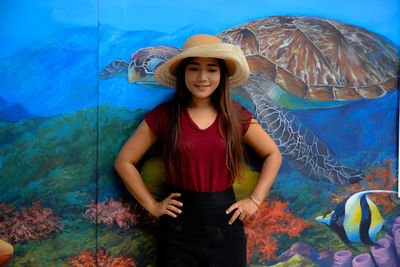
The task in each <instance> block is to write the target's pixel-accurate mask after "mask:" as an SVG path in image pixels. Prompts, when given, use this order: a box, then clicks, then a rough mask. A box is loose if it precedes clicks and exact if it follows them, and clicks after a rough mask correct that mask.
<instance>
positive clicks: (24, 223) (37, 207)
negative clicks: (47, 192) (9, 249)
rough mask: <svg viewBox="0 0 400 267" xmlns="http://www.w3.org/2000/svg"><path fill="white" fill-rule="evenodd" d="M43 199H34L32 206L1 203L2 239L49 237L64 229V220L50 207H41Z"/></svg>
mask: <svg viewBox="0 0 400 267" xmlns="http://www.w3.org/2000/svg"><path fill="white" fill-rule="evenodd" d="M41 202H42V199H40V200H39V201H33V202H32V207H23V206H21V207H19V209H20V211H15V205H8V204H7V203H6V202H2V203H1V204H0V239H4V240H7V241H8V242H13V243H16V242H23V241H27V240H40V239H45V238H49V235H50V234H51V233H53V232H58V231H60V230H62V229H63V227H64V221H61V220H59V218H58V216H57V215H55V214H54V212H53V210H52V209H50V208H42V207H41Z"/></svg>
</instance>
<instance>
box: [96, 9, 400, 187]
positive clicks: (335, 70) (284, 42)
mask: <svg viewBox="0 0 400 267" xmlns="http://www.w3.org/2000/svg"><path fill="white" fill-rule="evenodd" d="M217 36H218V37H219V38H220V39H222V40H223V41H224V42H227V43H231V44H235V45H238V46H240V47H241V48H242V50H243V52H244V54H245V56H246V59H247V61H248V63H249V66H250V70H251V75H250V77H249V80H248V81H247V82H246V83H245V84H243V85H241V86H240V87H236V88H233V89H232V95H233V97H235V98H238V99H240V101H241V102H242V103H243V104H245V106H247V107H248V108H249V109H250V110H251V111H253V113H254V115H255V117H256V119H257V120H258V121H259V122H260V124H261V125H262V126H263V128H264V129H265V130H266V131H267V132H268V133H269V134H270V136H271V137H272V138H273V139H274V141H275V142H276V143H277V145H278V146H279V148H280V150H281V152H282V155H283V156H284V157H285V159H286V160H287V161H288V162H289V163H290V164H291V165H292V166H293V167H294V168H296V169H297V170H299V171H300V172H301V173H303V174H304V175H305V176H307V177H308V178H310V179H313V180H317V181H327V182H332V183H335V184H351V183H355V182H358V181H359V180H360V179H362V178H363V174H362V173H361V172H359V171H357V170H353V169H351V168H348V167H346V166H344V165H342V164H341V163H339V162H338V161H337V160H336V159H335V158H334V157H333V155H332V153H331V152H330V151H329V149H328V147H327V146H326V145H324V143H323V142H322V141H321V140H319V139H318V138H317V137H316V136H315V135H314V134H313V133H312V132H311V131H310V130H308V129H307V128H306V127H305V126H304V125H303V124H302V123H301V122H300V121H299V119H297V118H296V117H295V116H294V115H293V114H292V113H291V112H290V111H289V109H288V108H313V107H320V108H321V107H331V106H339V105H344V104H347V103H349V102H351V101H355V100H358V99H374V98H379V97H382V96H383V95H385V94H386V93H388V92H391V91H393V90H395V89H396V88H398V78H399V69H398V66H399V52H398V51H399V48H398V47H396V46H395V45H394V44H393V43H391V42H390V41H389V40H387V39H385V38H384V37H382V36H379V35H377V34H375V33H372V32H370V31H367V30H365V29H362V28H359V27H356V26H353V25H349V24H345V23H342V22H340V21H337V20H332V19H326V18H317V17H301V16H276V17H268V18H263V19H258V20H254V21H251V22H248V23H246V24H242V25H239V26H236V27H233V28H230V29H227V30H225V31H222V32H220V33H218V34H217ZM180 51H181V48H178V47H171V46H154V47H147V48H143V49H140V50H138V51H137V52H135V53H134V54H132V57H131V62H130V63H128V62H123V61H120V60H116V61H114V62H113V63H111V64H110V65H108V66H107V67H106V68H105V69H104V70H103V71H102V72H101V73H100V76H101V78H102V79H107V78H110V77H113V76H115V75H117V74H118V73H120V72H121V70H122V71H125V72H126V68H128V70H127V71H128V78H129V81H130V82H134V83H137V84H139V85H142V86H145V87H149V88H160V85H159V84H158V83H156V82H155V81H154V79H153V73H154V70H155V69H156V68H157V67H158V66H159V65H161V64H162V63H163V62H164V61H165V60H167V59H168V58H170V57H172V56H174V55H176V54H177V53H179V52H180ZM121 63H122V64H121ZM128 64H129V65H128Z"/></svg>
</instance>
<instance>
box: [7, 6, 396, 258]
mask: <svg viewBox="0 0 400 267" xmlns="http://www.w3.org/2000/svg"><path fill="white" fill-rule="evenodd" d="M0 12H1V13H0V17H1V20H2V21H1V23H0V25H1V26H0V41H1V42H0V48H1V49H0V240H3V241H7V242H8V243H9V244H12V245H13V247H14V252H13V257H12V259H11V261H10V262H9V263H8V265H7V266H51V265H56V266H78V264H82V263H84V262H86V263H92V264H95V263H96V262H97V263H98V264H100V263H104V264H105V266H134V265H136V266H148V265H152V264H154V251H155V239H154V235H155V233H156V232H157V227H158V224H157V220H155V219H154V218H152V217H151V216H150V215H148V214H147V213H146V212H145V211H144V210H143V209H142V208H141V207H140V206H139V205H138V204H137V203H135V201H134V199H133V198H132V197H131V196H130V195H129V193H128V192H127V191H126V190H125V188H124V186H123V184H122V182H121V180H120V178H119V177H118V176H117V174H116V173H115V171H114V170H113V160H114V159H115V157H116V155H117V153H118V151H119V149H120V148H121V146H122V145H123V143H124V142H125V141H126V140H127V138H128V137H129V136H130V135H131V134H132V133H133V132H134V130H135V128H136V127H137V125H138V124H139V122H140V121H141V120H142V119H143V116H144V114H146V112H148V111H149V110H150V109H152V108H153V107H155V106H156V105H158V104H159V103H161V102H163V101H166V100H167V99H169V98H170V97H171V96H172V94H173V90H171V89H167V88H163V87H160V86H156V85H155V84H154V82H153V80H152V71H153V70H154V68H155V67H157V66H158V64H159V63H162V60H165V59H166V57H168V56H170V55H167V54H166V49H167V48H166V46H173V47H181V46H182V45H183V42H184V40H186V39H187V38H188V37H189V36H191V35H193V34H196V33H209V34H218V36H220V37H221V38H222V39H224V41H226V42H232V43H235V41H237V40H241V42H240V43H236V44H237V45H242V48H245V46H244V45H243V44H249V43H250V42H248V41H249V40H251V41H254V40H256V42H257V44H258V46H246V48H250V49H249V50H247V51H252V52H251V53H248V54H246V55H247V56H248V60H250V62H251V66H252V76H251V77H250V82H249V83H246V84H245V85H243V86H241V87H240V88H235V89H234V90H233V91H232V93H233V95H234V98H235V99H236V100H238V101H239V102H241V103H242V104H243V105H245V106H246V107H247V108H248V109H249V110H250V111H251V112H253V114H254V115H255V116H256V117H257V119H258V120H259V121H260V122H261V123H262V124H263V126H264V127H265V130H266V131H268V133H270V135H271V136H273V138H274V140H275V141H276V142H277V143H278V144H279V146H280V149H281V151H282V153H283V154H284V158H285V160H284V163H283V165H282V167H281V170H280V172H279V174H278V177H277V178H276V182H275V183H274V186H273V188H272V189H271V191H270V193H269V195H268V196H267V198H266V200H265V203H263V205H262V206H261V208H260V210H259V211H258V213H257V216H255V217H254V218H253V220H251V221H250V222H248V223H247V224H246V232H247V234H248V236H249V238H248V263H249V264H250V265H259V266H271V265H275V264H277V263H279V262H284V261H289V262H290V263H289V264H294V262H299V264H302V265H304V264H314V265H315V266H332V265H333V264H334V261H336V263H338V261H340V260H341V261H344V262H345V261H353V266H369V265H368V262H369V261H370V258H369V256H367V255H368V254H366V253H368V252H369V251H372V252H373V255H379V253H392V254H390V256H389V257H388V259H389V260H390V261H398V256H397V254H396V253H397V251H400V247H399V248H397V250H396V246H395V244H396V243H399V242H400V240H399V239H400V230H399V231H397V229H398V226H396V225H397V221H395V219H394V218H395V217H393V216H395V215H396V214H398V213H399V208H398V201H397V199H396V197H395V195H394V194H391V193H369V194H366V195H364V194H356V193H358V192H361V191H364V190H395V191H397V188H396V182H397V178H398V176H397V172H398V167H397V166H398V150H397V147H398V139H397V136H398V105H399V104H398V76H397V75H398V73H399V72H398V70H399V44H400V33H399V31H400V25H399V24H400V22H399V20H398V17H399V15H400V3H399V2H398V1H394V0H385V1H323V2H321V1H311V0H309V1H300V2H298V1H279V3H275V2H272V1H247V2H243V1H229V5H228V4H227V3H226V2H225V3H215V2H213V1H202V2H201V5H198V4H195V3H192V4H187V3H186V2H185V1H173V3H168V1H152V2H151V3H149V2H147V3H145V2H143V1H141V2H138V1H128V0H118V1H115V0H113V1H98V2H97V1H94V0H87V1H76V0H75V1H68V2H65V1H58V0H46V1H41V2H40V3H39V2H32V1H23V0H13V1H11V0H3V1H1V2H0ZM285 15H290V16H285ZM239 25H240V27H237V26H239ZM266 25H268V26H269V27H267V28H265V26H266ZM294 27H297V28H296V29H297V30H299V31H301V34H300V35H296V36H295V37H293V35H292V33H294V32H296V29H294ZM289 29H291V30H289ZM333 29H336V30H337V31H334V30H333ZM244 30H247V31H248V32H251V33H252V34H253V35H246V36H245V37H244V34H243V31H244ZM248 32H247V33H248ZM280 33H282V34H283V33H284V34H283V35H282V34H280ZM297 33H299V32H297ZM327 33H336V34H332V35H328V34H327ZM338 33H340V34H338ZM286 34H287V35H286ZM249 36H250V37H249ZM282 36H283V37H282ZM233 37H237V38H236V39H235V38H233ZM238 38H239V39H238ZM306 39H308V41H304V42H302V43H301V42H298V43H296V41H298V40H306ZM274 41H276V42H278V43H277V45H276V46H273V45H272V43H274ZM252 43H253V44H254V43H255V42H252ZM160 45H161V46H163V47H161V48H160V49H159V50H157V51H155V50H152V47H154V46H160ZM332 47H333V48H338V47H339V48H340V49H336V50H335V49H334V50H329V49H330V48H332ZM280 49H281V50H280ZM138 51H139V52H138ZM304 51H307V53H308V55H313V56H314V59H315V60H311V59H310V58H311V57H310V58H307V57H306V56H305V54H304ZM135 52H138V53H136V54H134V53H135ZM133 54H134V55H133ZM282 55H283V56H282ZM131 56H132V58H131ZM161 58H162V59H161ZM289 59H292V60H289ZM131 62H132V64H131V66H130V67H129V64H130V63H131ZM293 62H297V63H298V64H297V65H296V64H295V65H296V66H297V67H293V65H291V64H292V63H293ZM301 63H307V64H301ZM271 66H272V69H274V70H277V72H276V73H275V72H272V74H271V73H270V72H269V71H265V70H266V69H268V68H269V67H271ZM325 67H326V68H325ZM144 69H146V70H145V71H144ZM345 70H348V71H347V72H346V71H345ZM279 71H280V72H279ZM296 71H298V72H297V73H296ZM311 72H312V73H314V74H315V75H314V76H313V77H314V79H316V80H314V82H312V81H311V80H312V78H311V76H309V77H308V78H303V79H301V78H299V77H302V75H301V73H311ZM299 73H300V74H299ZM323 73H324V75H325V76H323ZM346 73H347V74H346ZM129 74H131V75H132V77H134V78H132V79H131V82H129V81H128V75H129ZM329 75H331V76H329ZM346 75H347V76H346ZM305 76H307V75H305ZM303 77H304V76H303ZM321 77H331V82H330V83H325V81H324V79H322V78H321ZM332 77H333V78H332ZM354 77H357V79H356V78H354ZM334 79H337V80H336V81H333V82H332V80H334ZM315 81H319V82H315ZM287 84H289V86H287ZM316 84H318V85H319V87H318V86H315V85H316ZM332 84H335V86H332ZM317 87H318V88H317ZM299 88H307V89H306V91H307V92H313V93H312V94H301V93H299V92H302V91H301V89H299ZM333 88H335V89H333ZM297 89H298V90H297ZM303 92H305V91H303ZM328 92H331V93H330V94H329V93H328ZM332 92H333V93H335V94H333V93H332ZM333 95H334V96H335V98H332V96H333ZM338 99H339V100H338ZM276 114H278V116H276ZM153 152H155V153H149V154H148V155H147V156H146V157H145V158H144V159H143V160H142V162H141V164H140V166H139V167H140V170H141V173H142V175H143V177H144V179H145V181H146V183H147V185H148V187H149V188H150V190H151V191H152V193H154V194H155V195H156V196H157V195H158V194H159V193H160V190H162V189H161V188H162V183H161V178H160V177H161V176H162V165H161V164H160V161H159V158H157V156H156V152H157V151H153ZM249 153H250V156H249V161H248V162H247V167H246V178H247V179H246V182H245V183H242V184H240V185H235V192H236V195H237V197H238V198H242V197H245V196H246V194H248V193H249V192H250V190H251V187H252V185H253V183H252V182H254V180H255V178H256V177H257V172H258V170H259V161H258V160H257V157H255V156H254V155H253V154H252V153H251V151H250V152H249ZM359 179H360V181H358V180H359ZM350 196H353V197H351V198H350V199H349V200H347V202H346V198H347V197H350ZM367 196H368V199H370V202H368V200H367ZM357 197H359V198H357ZM371 202H373V203H375V204H376V207H377V208H376V209H375V208H374V205H373V204H371ZM340 203H348V207H358V206H357V205H358V204H357V203H366V204H365V205H364V204H362V205H364V206H363V207H362V208H359V210H362V211H363V212H364V213H363V214H366V213H365V212H366V211H368V210H371V211H372V221H373V223H372V226H371V225H370V224H368V222H366V221H365V219H364V220H363V221H362V222H363V227H364V226H365V227H366V229H372V228H373V226H374V225H376V226H377V227H378V228H376V229H377V230H376V232H377V236H376V237H375V236H372V234H366V232H365V231H364V230H360V227H358V226H355V223H353V224H351V223H349V224H346V223H347V221H346V223H345V224H346V226H343V224H340V223H339V225H340V226H343V227H344V228H345V229H346V230H347V231H348V232H347V235H346V237H344V235H343V234H340V233H339V232H338V231H337V230H336V233H335V231H334V230H332V229H330V228H329V227H327V225H326V224H330V225H331V226H332V225H334V219H333V218H335V216H336V217H337V218H343V215H341V214H340V207H341V206H340V205H339V204H340ZM338 205H339V206H338ZM337 206H338V207H337ZM333 210H334V211H335V216H333V215H331V216H327V217H320V218H319V219H318V220H316V218H317V216H322V215H326V214H329V213H330V212H331V211H333ZM376 211H379V213H380V215H381V216H382V217H383V219H384V220H385V221H386V222H385V224H384V225H385V230H386V231H384V230H380V228H379V227H380V226H381V225H383V222H380V221H379V218H380V217H379V216H378V215H377V213H376ZM356 214H357V208H356V209H355V210H353V211H348V210H347V211H346V215H347V216H348V217H350V218H354V220H355V221H357V218H358V217H357V215H356ZM341 216H342V217H341ZM346 218H347V217H346ZM339 221H340V220H339ZM399 223H400V222H399ZM393 225H395V226H393ZM363 231H364V232H363ZM360 232H361V236H362V239H363V240H364V243H365V242H367V241H365V240H366V239H364V237H367V236H368V237H370V238H372V239H373V241H376V242H379V243H380V244H382V245H383V247H379V246H373V245H371V244H363V243H356V242H355V241H354V240H356V239H357V238H356V237H357V235H358V233H360ZM388 232H389V235H388V234H387V233H388ZM337 233H339V234H337ZM396 233H398V234H396ZM253 234H254V235H253ZM397 235H399V237H398V238H396V236H397ZM253 236H255V237H256V238H254V237H253ZM340 236H341V238H340ZM391 236H392V237H391ZM346 238H348V239H350V240H353V241H354V242H350V241H349V242H347V241H346ZM378 240H379V241H378ZM344 241H346V242H347V244H345V242H344ZM367 243H368V242H367ZM3 244H4V243H2V242H0V265H1V262H2V260H5V259H7V258H10V257H7V255H10V252H9V251H8V252H7V249H6V248H7V247H6V245H3ZM352 247H355V248H357V249H358V251H357V250H355V249H353V248H352ZM385 247H390V249H389V250H387V249H385ZM4 251H6V252H7V253H4ZM96 252H97V258H96ZM2 253H3V254H2ZM349 253H351V256H349ZM399 255H400V253H399ZM378 258H383V257H378ZM357 264H358V265H357Z"/></svg>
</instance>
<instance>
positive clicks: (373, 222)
mask: <svg viewBox="0 0 400 267" xmlns="http://www.w3.org/2000/svg"><path fill="white" fill-rule="evenodd" d="M370 193H391V194H392V193H393V194H397V192H395V191H390V190H368V191H362V192H358V193H355V194H354V195H351V196H350V197H348V198H347V199H345V200H344V201H343V202H341V203H340V204H339V205H337V206H336V208H335V209H334V210H333V211H332V212H331V213H329V214H327V215H325V216H318V217H317V218H315V220H316V221H317V222H320V223H325V224H326V225H327V226H328V227H329V228H331V229H332V230H333V231H334V232H335V233H336V234H337V235H338V236H339V237H340V239H341V240H342V241H343V242H344V243H345V244H347V245H348V246H349V247H351V248H353V249H355V250H357V249H356V248H355V247H354V246H352V245H351V243H364V244H368V245H377V243H375V240H376V236H377V235H378V233H379V231H380V230H381V229H382V226H383V224H384V220H383V218H382V216H381V214H380V213H379V210H378V208H377V207H376V205H375V203H374V202H372V201H371V200H370V199H369V197H368V194H370Z"/></svg>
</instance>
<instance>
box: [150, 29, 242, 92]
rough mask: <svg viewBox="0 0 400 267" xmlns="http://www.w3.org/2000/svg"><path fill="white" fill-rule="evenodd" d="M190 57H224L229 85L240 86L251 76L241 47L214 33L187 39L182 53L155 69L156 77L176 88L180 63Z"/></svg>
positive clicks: (160, 81)
mask: <svg viewBox="0 0 400 267" xmlns="http://www.w3.org/2000/svg"><path fill="white" fill-rule="evenodd" d="M188 57H212V58H219V59H223V60H224V61H225V63H226V67H227V69H228V76H229V78H228V79H229V87H236V86H239V85H241V84H242V83H244V82H245V81H246V80H247V78H248V77H249V72H250V71H249V65H248V64H247V61H246V58H245V56H244V54H243V52H242V50H241V49H240V48H239V47H237V46H234V45H231V44H226V43H222V41H221V40H220V39H219V38H218V37H215V36H213V35H208V34H197V35H193V36H192V37H190V38H189V39H187V40H186V42H185V45H184V46H183V50H182V52H181V53H180V54H178V55H176V56H174V57H173V58H170V59H169V60H167V61H165V62H164V64H162V65H161V66H159V67H158V68H157V69H156V70H155V73H154V79H155V80H156V81H157V82H158V83H160V84H162V85H165V86H168V87H172V88H175V84H176V70H177V68H178V65H179V63H180V62H181V61H182V60H184V59H185V58H188Z"/></svg>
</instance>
